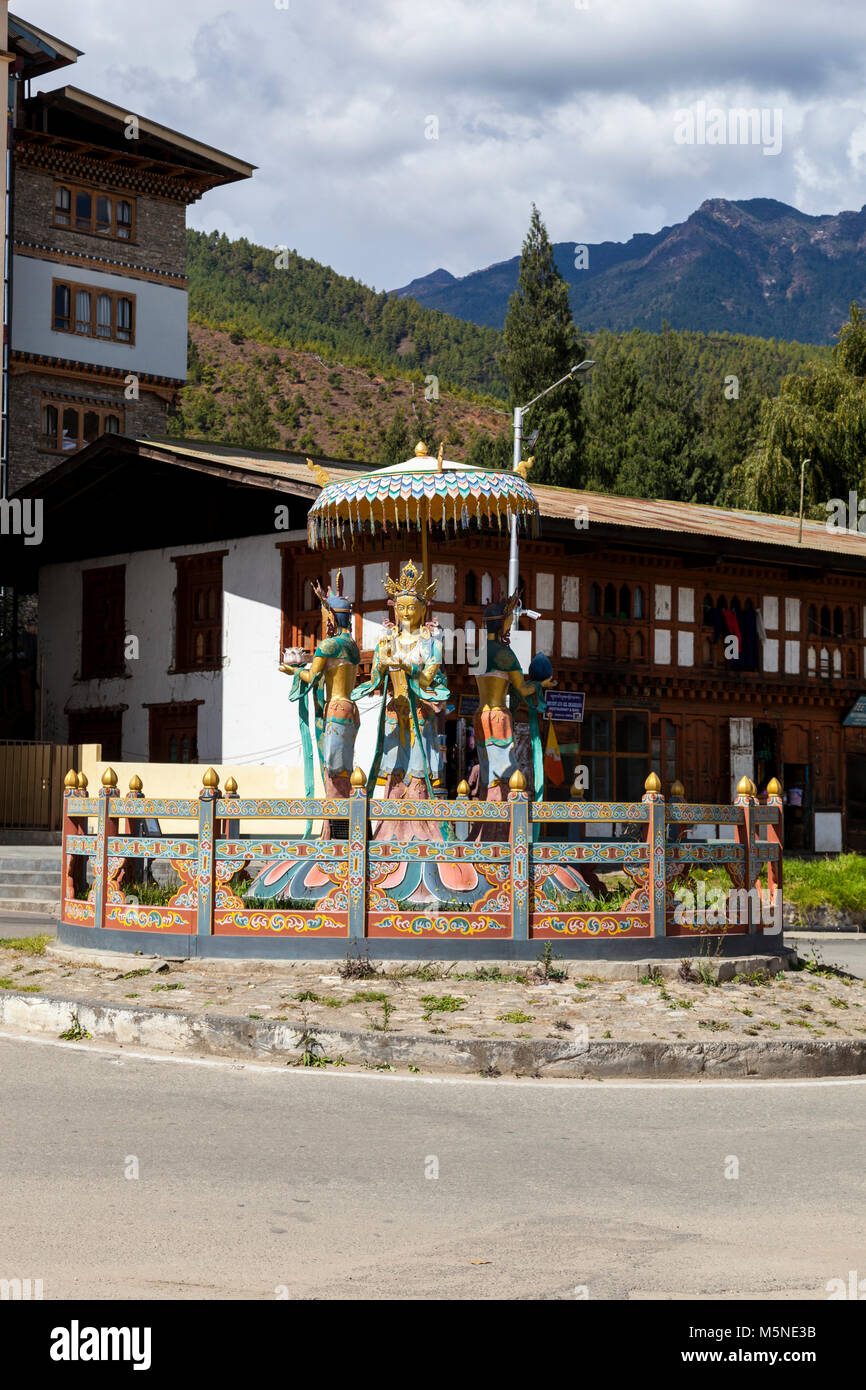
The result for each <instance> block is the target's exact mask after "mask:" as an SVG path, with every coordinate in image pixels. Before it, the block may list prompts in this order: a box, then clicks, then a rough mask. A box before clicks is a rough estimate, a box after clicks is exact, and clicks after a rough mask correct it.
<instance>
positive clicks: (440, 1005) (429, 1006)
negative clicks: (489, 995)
mask: <svg viewBox="0 0 866 1390" xmlns="http://www.w3.org/2000/svg"><path fill="white" fill-rule="evenodd" d="M421 1003H422V1004H423V1005H424V1017H425V1018H432V1016H433V1014H453V1013H457V1011H458V1010H459V1009H462V1008H463V1005H464V1004H465V1003H466V1000H465V999H458V998H457V997H456V996H455V995H453V994H425V995H423V996H422V998H421Z"/></svg>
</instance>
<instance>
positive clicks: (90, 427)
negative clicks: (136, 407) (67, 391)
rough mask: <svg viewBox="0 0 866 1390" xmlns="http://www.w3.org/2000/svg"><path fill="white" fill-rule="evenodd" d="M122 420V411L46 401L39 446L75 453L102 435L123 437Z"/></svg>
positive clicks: (53, 451)
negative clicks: (121, 435)
mask: <svg viewBox="0 0 866 1390" xmlns="http://www.w3.org/2000/svg"><path fill="white" fill-rule="evenodd" d="M122 429H123V417H122V414H121V412H120V410H119V408H117V407H115V408H107V407H104V406H75V405H72V406H63V405H61V404H60V403H59V402H58V403H57V404H54V403H52V402H50V401H46V402H44V403H43V406H42V418H41V427H40V435H39V442H40V447H41V448H43V449H48V450H50V451H51V452H52V453H57V454H74V453H75V451H76V450H77V449H82V448H83V447H84V445H85V444H92V443H93V440H94V439H98V438H99V436H100V435H101V434H120V433H121V432H122Z"/></svg>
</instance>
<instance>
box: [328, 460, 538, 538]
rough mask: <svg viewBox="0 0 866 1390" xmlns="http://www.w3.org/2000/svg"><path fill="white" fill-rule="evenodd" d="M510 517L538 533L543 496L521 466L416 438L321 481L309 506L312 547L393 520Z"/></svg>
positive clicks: (420, 523)
mask: <svg viewBox="0 0 866 1390" xmlns="http://www.w3.org/2000/svg"><path fill="white" fill-rule="evenodd" d="M421 450H423V452H419V451H421ZM513 517H516V518H517V521H518V524H519V525H522V526H523V527H524V528H526V529H527V530H528V531H530V532H531V534H532V535H537V534H538V503H537V502H536V500H535V495H534V493H533V491H532V488H531V487H530V486H529V484H528V483H527V481H526V479H525V478H523V477H521V475H520V474H519V473H494V472H492V471H488V470H487V469H485V468H472V467H470V466H469V465H468V464H465V463H455V462H453V461H452V460H450V459H441V460H439V459H435V458H431V457H430V456H429V455H428V454H427V451H426V449H424V446H423V445H420V444H419V446H418V450H416V455H415V458H412V459H408V460H407V461H406V462H405V463H397V464H394V465H392V466H391V467H390V468H381V469H379V470H378V471H377V472H375V473H365V474H364V475H363V476H361V477H358V478H352V479H351V480H349V481H346V482H339V483H329V484H328V485H327V487H323V488H322V491H321V493H320V494H319V496H318V498H317V499H316V501H315V503H314V504H313V506H312V507H311V508H310V512H309V516H308V518H307V533H308V538H309V543H310V546H311V547H312V548H313V549H315V548H317V547H319V546H324V547H329V546H333V545H335V544H337V543H338V542H342V543H343V544H344V545H351V544H353V543H354V540H355V538H356V537H361V536H364V535H372V534H375V532H377V531H382V530H385V529H387V530H391V529H392V528H393V529H394V530H395V531H397V532H400V531H402V530H406V531H409V530H415V531H418V530H427V531H431V532H432V530H433V528H434V527H436V528H440V529H442V530H444V531H445V532H447V531H448V530H449V529H450V530H452V531H453V533H454V534H455V535H459V534H460V533H461V532H463V531H468V530H469V528H470V527H471V526H473V525H475V526H481V527H490V528H493V529H495V530H498V531H499V532H501V533H503V534H507V533H508V531H509V530H510V527H511V520H512V518H513Z"/></svg>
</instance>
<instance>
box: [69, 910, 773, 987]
mask: <svg viewBox="0 0 866 1390" xmlns="http://www.w3.org/2000/svg"><path fill="white" fill-rule="evenodd" d="M57 940H58V942H59V943H61V944H62V945H64V946H71V947H76V948H81V949H82V950H86V951H90V952H92V951H116V952H120V953H121V954H123V955H132V954H135V955H145V956H162V957H170V958H172V959H176V960H233V959H235V960H266V961H278V960H293V961H303V960H310V961H322V962H324V961H329V960H330V961H336V960H343V959H345V957H346V955H347V954H348V955H350V956H356V955H359V954H361V955H369V958H370V960H371V961H382V962H383V963H384V962H386V961H387V962H388V963H389V964H395V963H397V962H404V961H405V962H407V963H411V964H414V965H419V964H423V963H424V961H458V962H460V963H461V964H466V963H476V962H477V963H478V964H479V965H487V966H495V965H501V966H505V965H507V964H509V963H513V962H514V961H536V960H537V959H538V957H539V956H540V955H541V953H542V952H543V950H544V948H545V946H546V945H547V941H546V940H540V939H535V940H532V941H481V940H479V939H478V938H477V937H471V936H470V937H452V936H449V937H438V938H434V939H433V940H429V939H427V938H421V937H417V936H413V937H412V938H410V939H409V940H400V939H399V938H398V939H394V938H387V939H381V938H371V937H343V938H341V939H335V938H334V937H331V938H330V939H327V940H316V939H315V938H312V937H309V936H304V937H273V936H271V937H268V938H262V937H260V936H256V935H254V934H252V933H251V934H250V935H249V936H181V935H177V934H171V933H168V932H147V931H114V930H111V929H107V930H97V929H96V928H94V927H80V926H76V925H73V924H70V923H68V922H58V924H57ZM550 945H551V948H552V950H553V953H554V955H555V956H556V957H557V958H558V959H560V960H562V961H575V962H580V964H581V966H582V967H586V968H587V969H589V967H590V966H596V965H598V966H602V965H604V966H605V968H606V972H607V973H606V976H605V978H607V979H615V978H622V979H635V978H637V976H636V975H635V970H637V972H638V974H641V973H645V970H646V969H648V968H652V967H653V966H655V965H658V966H660V967H663V966H664V963H665V962H668V963H669V964H673V965H675V966H676V965H678V964H679V962H680V961H681V960H683V959H690V960H692V959H694V960H698V961H700V960H701V959H704V960H709V961H711V962H715V961H718V960H719V959H724V960H725V962H726V963H727V962H729V963H730V968H731V974H734V973H736V972H737V971H740V972H742V971H743V970H744V968H745V966H744V962H749V961H755V960H757V963H758V964H760V965H762V966H764V967H765V968H766V967H767V966H768V963H769V958H774V957H779V958H783V959H785V958H787V957H788V956H789V955H790V954H791V951H790V950H789V949H788V948H787V947H786V946H785V944H784V940H783V937H782V935H781V934H780V933H774V934H773V935H769V934H766V935H764V934H761V933H760V932H756V933H755V934H754V935H747V934H745V933H737V935H731V934H729V935H727V936H720V937H716V936H692V937H687V936H668V937H625V938H620V939H611V938H604V937H602V938H598V937H589V938H583V939H581V940H575V939H574V938H572V937H565V938H563V939H559V938H557V939H556V940H552V941H550ZM794 954H795V953H794ZM620 968H622V970H623V972H624V973H623V974H622V975H621V977H619V976H618V975H617V973H616V972H617V971H618V970H619V969H620ZM752 968H755V967H754V966H753V967H752ZM777 968H779V969H781V968H784V966H778V967H777Z"/></svg>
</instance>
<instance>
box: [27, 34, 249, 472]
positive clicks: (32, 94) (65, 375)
mask: <svg viewBox="0 0 866 1390" xmlns="http://www.w3.org/2000/svg"><path fill="white" fill-rule="evenodd" d="M9 49H10V53H11V55H12V61H11V64H10V111H11V147H12V186H11V198H10V204H11V218H10V221H11V240H12V247H11V251H12V257H11V333H10V381H9V430H8V458H9V480H10V484H9V488H8V490H9V491H12V490H14V489H15V488H17V487H21V486H23V485H24V484H25V483H27V482H29V481H30V480H31V479H32V478H34V477H36V476H37V475H38V474H41V473H44V472H46V471H47V470H48V469H50V468H52V467H53V466H54V464H55V463H56V462H57V460H58V457H62V456H63V455H66V454H71V453H75V452H76V451H77V450H78V449H80V448H82V447H84V446H85V445H87V444H90V443H92V442H93V441H94V440H95V439H97V438H98V437H99V436H100V435H102V434H112V433H113V434H136V435H145V434H161V433H164V432H165V430H166V415H167V411H168V409H169V407H170V406H171V405H172V403H173V402H174V400H175V398H176V396H177V393H178V391H179V389H180V388H181V386H182V385H183V383H184V381H185V378H186V351H187V280H186V267H185V231H186V209H187V207H188V206H189V205H190V204H191V203H194V202H195V201H197V199H199V198H200V197H201V196H202V195H203V194H204V193H206V192H208V190H210V189H213V188H216V187H219V186H221V185H223V184H226V183H231V182H234V181H236V180H238V179H246V178H249V177H250V176H251V174H252V173H253V166H252V165H250V164H247V163H246V162H244V161H243V160H240V159H236V158H234V157H233V156H232V155H228V154H224V153H223V152H222V151H220V150H215V149H212V148H211V147H210V146H208V145H205V144H202V143H201V142H200V141H198V140H193V139H190V138H189V137H187V136H185V135H182V134H179V133H178V132H177V131H174V130H169V129H168V128H167V127H166V126H164V125H161V124H160V123H159V122H158V121H154V120H150V119H148V118H146V117H144V116H140V115H137V114H135V113H133V112H130V111H128V110H127V109H126V108H125V107H122V106H116V105H114V104H113V103H112V102H110V101H106V100H105V99H104V98H103V97H100V96H96V95H93V94H92V93H90V92H85V91H82V90H80V89H79V88H78V87H74V86H63V87H59V88H54V89H53V90H50V91H40V90H36V91H34V90H33V83H34V82H35V81H37V80H38V79H39V78H41V77H43V76H45V75H47V74H49V73H53V72H55V71H57V70H59V69H61V68H64V67H69V66H71V65H73V64H74V63H75V62H76V61H77V59H78V58H79V57H80V56H81V54H80V52H79V50H78V49H75V48H72V47H71V46H70V45H69V44H68V43H64V42H63V41H62V40H60V39H57V38H55V37H53V36H52V35H50V34H47V33H45V32H44V31H43V30H40V29H38V28H36V27H35V26H34V25H32V24H29V23H28V22H26V21H25V20H21V19H19V18H17V17H15V16H13V15H10V17H9Z"/></svg>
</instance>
